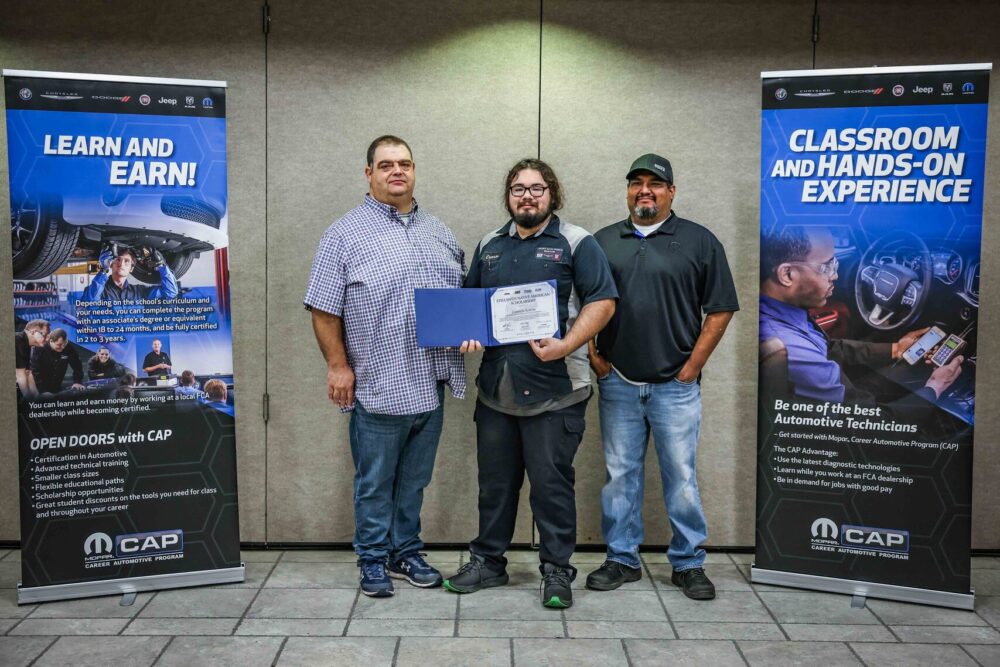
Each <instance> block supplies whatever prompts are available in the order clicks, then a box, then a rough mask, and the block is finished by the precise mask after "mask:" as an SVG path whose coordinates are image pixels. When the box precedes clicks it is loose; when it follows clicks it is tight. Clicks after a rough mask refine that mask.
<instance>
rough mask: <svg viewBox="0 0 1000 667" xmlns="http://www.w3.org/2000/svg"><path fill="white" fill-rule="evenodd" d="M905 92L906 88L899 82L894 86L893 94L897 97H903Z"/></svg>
mask: <svg viewBox="0 0 1000 667" xmlns="http://www.w3.org/2000/svg"><path fill="white" fill-rule="evenodd" d="M905 92H906V88H903V86H902V85H901V84H898V83H897V84H896V85H895V86H893V87H892V94H893V95H895V96H896V97H902V96H903V93H905Z"/></svg>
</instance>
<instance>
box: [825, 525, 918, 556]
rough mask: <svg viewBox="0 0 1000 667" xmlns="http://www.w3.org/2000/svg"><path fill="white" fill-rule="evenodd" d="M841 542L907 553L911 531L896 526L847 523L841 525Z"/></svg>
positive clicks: (864, 547) (854, 545)
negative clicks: (850, 524)
mask: <svg viewBox="0 0 1000 667" xmlns="http://www.w3.org/2000/svg"><path fill="white" fill-rule="evenodd" d="M840 543H841V544H842V545H844V546H845V547H860V548H863V549H874V550H876V551H901V552H904V553H906V552H909V550H910V533H909V531H906V530H896V529H895V528H870V527H868V526H849V525H846V524H845V525H843V526H841V531H840Z"/></svg>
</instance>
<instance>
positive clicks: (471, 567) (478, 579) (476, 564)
mask: <svg viewBox="0 0 1000 667" xmlns="http://www.w3.org/2000/svg"><path fill="white" fill-rule="evenodd" d="M508 581H510V577H509V576H507V573H506V572H505V571H504V570H499V571H497V570H494V569H493V568H491V567H490V566H489V565H487V564H486V559H485V558H483V557H482V556H479V555H476V554H472V560H470V561H469V562H468V563H466V564H465V565H463V566H462V567H460V568H459V570H458V572H456V573H455V574H454V575H452V576H450V577H448V578H447V579H445V580H444V587H445V588H446V589H448V590H449V591H451V592H452V593H475V592H476V591H478V590H480V589H482V588H492V587H494V586H503V585H505V584H506V583H507V582H508Z"/></svg>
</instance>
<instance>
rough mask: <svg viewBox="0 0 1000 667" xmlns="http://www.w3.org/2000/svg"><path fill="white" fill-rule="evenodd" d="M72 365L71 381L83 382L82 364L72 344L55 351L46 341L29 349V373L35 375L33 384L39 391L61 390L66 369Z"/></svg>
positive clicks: (51, 391)
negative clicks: (60, 350)
mask: <svg viewBox="0 0 1000 667" xmlns="http://www.w3.org/2000/svg"><path fill="white" fill-rule="evenodd" d="M70 366H72V367H73V382H74V383H76V384H79V383H81V382H83V364H81V363H80V357H78V356H77V354H76V350H74V349H73V346H72V345H69V344H67V345H66V347H64V348H63V350H62V352H56V351H55V350H53V349H52V347H51V346H50V345H49V344H48V343H46V344H45V345H42V346H41V347H36V348H33V349H32V350H31V374H32V375H34V376H35V386H36V387H38V391H39V392H43V393H51V394H55V393H58V392H59V391H60V390H62V383H63V379H64V378H65V377H66V369H67V368H69V367H70Z"/></svg>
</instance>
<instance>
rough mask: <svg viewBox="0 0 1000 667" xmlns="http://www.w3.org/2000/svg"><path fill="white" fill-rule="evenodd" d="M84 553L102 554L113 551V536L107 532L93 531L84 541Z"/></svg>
mask: <svg viewBox="0 0 1000 667" xmlns="http://www.w3.org/2000/svg"><path fill="white" fill-rule="evenodd" d="M83 553H85V554H86V555H88V556H100V555H101V554H110V553H111V537H109V536H108V534H107V533H92V534H91V535H90V536H89V537H88V538H87V539H85V540H84V541H83Z"/></svg>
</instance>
